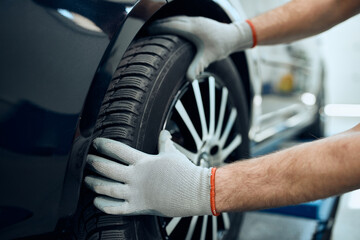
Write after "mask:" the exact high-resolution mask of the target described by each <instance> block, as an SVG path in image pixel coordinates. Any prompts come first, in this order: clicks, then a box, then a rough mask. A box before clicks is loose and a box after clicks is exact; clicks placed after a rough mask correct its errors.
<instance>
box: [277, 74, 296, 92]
mask: <svg viewBox="0 0 360 240" xmlns="http://www.w3.org/2000/svg"><path fill="white" fill-rule="evenodd" d="M293 89H294V75H293V74H291V73H287V74H285V75H284V76H282V78H281V79H280V82H279V90H280V92H283V93H289V92H291V91H292V90H293Z"/></svg>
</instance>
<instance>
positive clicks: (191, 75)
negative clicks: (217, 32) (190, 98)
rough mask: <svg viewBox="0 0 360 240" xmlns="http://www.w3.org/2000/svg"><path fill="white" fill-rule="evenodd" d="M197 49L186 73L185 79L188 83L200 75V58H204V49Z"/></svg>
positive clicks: (201, 47) (199, 47) (200, 47)
mask: <svg viewBox="0 0 360 240" xmlns="http://www.w3.org/2000/svg"><path fill="white" fill-rule="evenodd" d="M197 49H198V50H197V53H196V55H195V57H194V59H193V60H192V62H191V64H190V66H189V68H188V70H187V72H186V77H187V79H188V80H190V81H193V80H195V79H197V77H198V76H199V75H200V74H201V73H202V71H201V67H200V63H201V62H202V58H203V56H204V47H203V46H202V45H200V46H197Z"/></svg>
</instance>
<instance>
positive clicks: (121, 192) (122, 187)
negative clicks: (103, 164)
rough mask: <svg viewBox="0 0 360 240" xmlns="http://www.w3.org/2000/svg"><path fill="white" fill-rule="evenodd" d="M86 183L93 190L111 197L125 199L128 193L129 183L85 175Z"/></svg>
mask: <svg viewBox="0 0 360 240" xmlns="http://www.w3.org/2000/svg"><path fill="white" fill-rule="evenodd" d="M85 183H86V185H87V186H88V187H89V188H90V189H91V190H93V191H94V192H96V193H98V194H101V195H106V196H109V197H113V198H118V199H124V200H126V199H127V198H128V195H129V190H130V189H129V185H126V184H122V183H119V182H116V181H113V180H110V179H106V178H101V177H95V176H86V177H85Z"/></svg>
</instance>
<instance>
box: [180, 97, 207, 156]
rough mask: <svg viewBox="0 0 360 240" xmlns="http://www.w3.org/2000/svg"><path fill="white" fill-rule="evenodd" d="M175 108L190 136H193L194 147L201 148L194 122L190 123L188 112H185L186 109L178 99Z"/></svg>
mask: <svg viewBox="0 0 360 240" xmlns="http://www.w3.org/2000/svg"><path fill="white" fill-rule="evenodd" d="M175 108H176V110H177V112H178V113H179V114H180V117H181V118H182V120H183V121H184V123H185V125H186V126H187V128H188V129H189V131H190V133H191V136H192V137H193V139H194V141H195V144H196V148H197V149H200V148H201V139H200V137H199V134H198V133H197V131H196V129H195V127H194V124H193V123H192V121H191V119H190V117H189V115H188V113H187V112H186V110H185V108H184V105H183V104H182V103H181V101H180V100H178V101H177V103H176V105H175Z"/></svg>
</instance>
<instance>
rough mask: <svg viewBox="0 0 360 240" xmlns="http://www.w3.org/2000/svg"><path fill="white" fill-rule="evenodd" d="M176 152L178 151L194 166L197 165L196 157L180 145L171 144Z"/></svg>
mask: <svg viewBox="0 0 360 240" xmlns="http://www.w3.org/2000/svg"><path fill="white" fill-rule="evenodd" d="M173 143H174V145H175V147H176V148H177V150H179V151H180V152H181V153H182V154H184V155H185V156H186V157H187V158H188V159H189V160H190V161H192V162H193V163H194V164H197V155H196V154H195V153H193V152H191V151H189V150H187V149H186V148H184V147H183V146H181V145H180V144H177V143H176V142H173Z"/></svg>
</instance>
